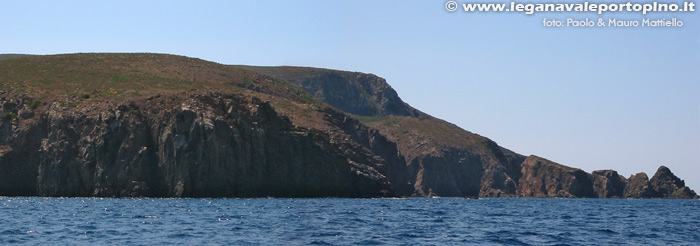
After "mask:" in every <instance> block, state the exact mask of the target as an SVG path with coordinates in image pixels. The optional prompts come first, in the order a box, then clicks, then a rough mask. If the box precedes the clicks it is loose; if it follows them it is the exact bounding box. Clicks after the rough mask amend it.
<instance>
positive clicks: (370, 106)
mask: <svg viewBox="0 0 700 246" xmlns="http://www.w3.org/2000/svg"><path fill="white" fill-rule="evenodd" d="M245 68H246V69H250V70H253V71H256V72H260V73H263V74H267V75H270V76H274V77H278V78H280V79H284V80H287V81H289V82H292V83H294V84H296V85H298V86H299V87H301V88H303V89H304V90H305V91H306V92H308V93H309V94H311V95H313V96H314V97H316V98H318V99H320V100H322V101H324V102H326V103H328V104H330V105H331V106H334V107H336V108H338V109H340V110H342V111H344V112H347V113H351V114H354V115H362V116H376V115H402V116H419V115H420V112H419V111H418V110H416V109H414V108H413V107H411V106H409V105H408V104H406V103H405V102H404V101H403V100H401V98H399V95H398V93H396V91H395V90H394V89H393V88H391V86H390V85H389V84H388V83H387V82H386V80H385V79H383V78H380V77H378V76H376V75H373V74H365V73H353V72H346V71H337V70H330V69H319V68H304V67H252V66H245Z"/></svg>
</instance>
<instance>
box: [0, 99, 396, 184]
mask: <svg viewBox="0 0 700 246" xmlns="http://www.w3.org/2000/svg"><path fill="white" fill-rule="evenodd" d="M20 100H21V99H20ZM17 101H18V100H13V99H3V100H2V102H1V103H0V105H4V108H3V111H4V112H17V111H19V112H22V113H20V115H26V114H27V113H25V111H29V112H31V114H34V117H33V118H29V119H19V118H14V117H13V118H11V117H8V116H7V115H8V114H6V115H5V116H4V117H2V121H0V129H2V136H3V138H2V146H3V147H2V149H3V151H2V152H1V153H0V169H2V170H3V172H2V173H0V181H2V182H1V183H0V194H3V195H39V196H108V197H111V196H117V197H119V196H164V197H219V196H224V197H259V196H278V197H309V196H310V197H317V196H342V197H377V196H395V195H397V194H396V191H395V189H394V187H392V186H391V185H390V182H389V179H388V178H387V176H385V174H386V173H391V171H393V170H389V169H390V168H394V167H392V166H391V165H390V164H391V162H403V160H400V159H399V158H398V154H397V152H396V149H395V147H394V148H393V149H392V148H391V147H392V145H391V144H390V143H388V142H387V141H386V140H385V139H384V138H382V137H381V136H377V135H376V134H372V131H369V130H368V129H366V128H364V127H362V126H360V125H357V124H356V122H347V121H346V122H345V125H343V127H344V128H346V129H347V131H346V132H349V133H353V134H354V135H355V136H354V137H352V136H350V137H348V138H347V139H346V140H336V139H334V138H335V137H337V136H334V135H333V134H328V133H324V132H321V131H318V130H312V129H304V128H300V127H295V126H294V125H293V124H292V123H291V122H290V121H289V120H288V119H287V118H286V117H284V116H280V115H278V114H277V113H276V112H275V110H274V109H273V108H272V107H271V106H270V104H269V103H266V102H261V101H260V100H259V99H257V98H246V97H241V96H234V95H220V94H209V95H174V96H162V97H151V98H143V99H140V100H133V101H129V102H126V103H117V104H99V105H90V106H87V107H76V108H69V107H63V106H61V105H60V104H58V103H54V104H52V105H50V106H49V107H48V108H47V109H46V110H45V111H41V110H35V111H32V109H31V108H28V107H27V106H26V105H24V106H22V107H19V110H17V109H18V108H17V107H16V105H22V104H21V101H20V102H17ZM13 107H15V108H13ZM10 115H12V114H10ZM340 116H341V115H330V114H329V115H328V118H327V119H328V120H329V122H331V123H334V122H343V119H338V118H337V117H340ZM375 132H376V131H375ZM353 139H360V140H361V141H363V142H362V143H358V142H355V141H353ZM375 153H377V154H376V155H375Z"/></svg>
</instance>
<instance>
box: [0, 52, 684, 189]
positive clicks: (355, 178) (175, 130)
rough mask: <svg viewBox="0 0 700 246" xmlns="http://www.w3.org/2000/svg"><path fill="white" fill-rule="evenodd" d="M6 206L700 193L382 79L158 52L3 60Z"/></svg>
mask: <svg viewBox="0 0 700 246" xmlns="http://www.w3.org/2000/svg"><path fill="white" fill-rule="evenodd" d="M2 57H3V60H0V85H1V86H0V195H23V196H27V195H31V196H34V195H36V196H104V197H123V196H155V197H265V196H275V197H319V196H321V197H323V196H340V197H385V196H470V197H475V196H481V197H605V198H613V197H617V198H694V197H697V196H696V194H695V193H694V192H693V191H692V190H690V189H689V188H688V187H686V186H685V183H684V182H683V181H682V180H680V179H679V178H678V177H676V176H675V175H673V173H671V171H670V170H669V169H668V168H665V167H662V168H660V169H659V171H657V173H656V174H655V175H654V176H653V177H652V178H651V179H649V178H648V177H647V176H646V174H643V173H641V174H637V175H633V176H632V177H630V178H629V179H625V178H624V177H622V176H620V175H619V174H617V172H615V171H613V170H602V171H595V172H593V173H586V172H584V171H582V170H580V169H575V168H571V167H567V166H564V165H560V164H557V163H554V162H551V161H548V160H546V159H544V158H540V157H536V156H530V157H526V156H523V155H520V154H517V153H515V152H513V151H510V150H508V149H506V148H503V147H501V146H499V145H498V144H497V143H495V142H494V141H491V140H490V139H488V138H486V137H483V136H480V135H477V134H474V133H471V132H469V131H466V130H464V129H461V128H459V127H457V126H455V125H453V124H450V123H448V122H445V121H443V120H440V119H437V118H434V117H432V116H430V115H427V114H425V113H422V112H420V111H418V110H416V109H414V108H412V107H411V106H410V105H408V104H407V103H405V102H403V101H402V100H401V99H400V98H399V97H398V94H397V93H396V91H394V90H393V89H392V88H391V87H390V86H389V85H388V84H387V83H386V81H385V80H384V79H382V78H379V77H377V76H375V75H371V74H363V73H353V72H344V71H336V70H328V69H315V68H295V67H250V66H227V65H221V64H216V63H211V62H207V61H203V60H199V59H192V58H187V57H180V56H171V55H160V54H71V55H56V56H22V55H13V56H2Z"/></svg>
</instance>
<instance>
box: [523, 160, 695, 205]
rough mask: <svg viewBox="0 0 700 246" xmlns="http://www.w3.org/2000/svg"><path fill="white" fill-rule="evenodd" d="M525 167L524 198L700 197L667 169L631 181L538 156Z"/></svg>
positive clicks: (634, 177)
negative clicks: (652, 175)
mask: <svg viewBox="0 0 700 246" xmlns="http://www.w3.org/2000/svg"><path fill="white" fill-rule="evenodd" d="M522 167H523V169H522V173H523V177H522V178H521V179H520V195H521V196H524V197H598V198H698V196H697V195H696V194H695V192H693V191H692V190H690V188H688V187H687V186H685V183H684V182H683V181H682V180H680V179H679V178H678V177H676V176H675V175H673V173H671V171H670V170H669V169H668V168H666V167H664V166H662V167H660V168H659V170H658V171H657V172H656V174H655V175H654V177H652V178H651V181H650V180H649V179H648V177H647V175H646V174H645V173H639V174H636V175H632V176H631V177H630V178H629V179H625V178H624V177H622V176H621V175H619V174H617V172H616V171H614V170H600V171H594V172H593V173H591V174H588V173H586V172H584V171H582V170H580V169H576V168H571V167H567V166H563V165H560V164H557V163H554V162H552V161H549V160H546V159H544V158H541V157H537V156H530V157H528V158H527V159H526V160H525V162H523V165H522Z"/></svg>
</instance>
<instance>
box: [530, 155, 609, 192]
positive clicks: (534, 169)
mask: <svg viewBox="0 0 700 246" xmlns="http://www.w3.org/2000/svg"><path fill="white" fill-rule="evenodd" d="M522 174H523V176H522V177H521V178H520V189H519V191H520V195H521V196H524V197H596V195H595V192H594V190H593V184H592V182H591V178H590V175H589V174H588V173H586V172H584V171H583V170H581V169H577V168H571V167H567V166H564V165H561V164H558V163H555V162H552V161H550V160H547V159H544V158H541V157H538V156H534V155H531V156H529V157H528V158H527V159H525V162H523V164H522Z"/></svg>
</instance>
